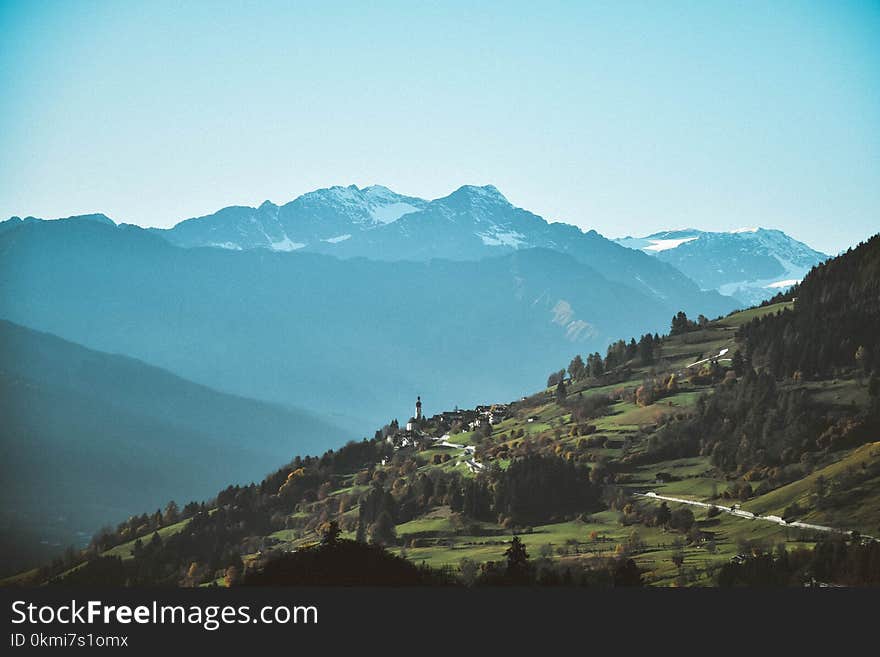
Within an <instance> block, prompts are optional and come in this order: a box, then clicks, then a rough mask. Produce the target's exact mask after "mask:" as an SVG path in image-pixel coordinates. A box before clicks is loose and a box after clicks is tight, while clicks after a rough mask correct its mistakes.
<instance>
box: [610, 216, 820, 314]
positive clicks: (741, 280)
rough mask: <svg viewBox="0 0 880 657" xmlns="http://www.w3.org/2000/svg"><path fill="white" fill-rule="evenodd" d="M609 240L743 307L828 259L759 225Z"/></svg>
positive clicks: (778, 232)
mask: <svg viewBox="0 0 880 657" xmlns="http://www.w3.org/2000/svg"><path fill="white" fill-rule="evenodd" d="M615 241H616V242H618V243H619V244H621V245H623V246H626V247H629V248H631V249H640V250H642V251H644V252H645V253H648V254H650V255H653V256H655V257H657V258H659V259H660V260H663V261H665V262H668V263H669V264H671V265H673V266H675V267H676V268H678V269H679V270H681V271H682V272H683V273H685V274H686V275H687V276H689V277H690V278H692V279H694V280H695V281H697V283H698V284H699V285H700V286H701V287H702V288H703V289H706V290H717V291H719V292H721V294H725V295H728V296H733V297H736V298H738V299H740V300H741V301H743V303H747V304H751V303H757V302H760V301H763V300H764V299H768V298H770V297H771V296H773V295H774V294H776V293H777V292H779V291H780V290H783V289H785V288H788V287H791V286H792V285H794V284H795V283H797V282H799V281H800V280H801V279H802V278H803V277H804V276H805V275H806V273H807V272H808V271H809V270H810V269H811V268H812V267H813V266H814V265H816V264H818V263H820V262H822V261H823V260H825V259H826V258H827V257H828V256H826V255H825V254H824V253H820V252H818V251H816V250H814V249H811V248H810V247H809V246H807V245H806V244H804V243H803V242H799V241H797V240H795V239H793V238H792V237H790V236H788V235H786V234H785V233H784V232H782V231H781V230H775V229H768V228H760V227H754V228H738V229H736V230H731V231H725V232H707V231H700V230H695V229H692V228H689V229H685V230H675V231H662V232H658V233H654V234H652V235H647V236H645V237H624V238H621V239H618V240H615Z"/></svg>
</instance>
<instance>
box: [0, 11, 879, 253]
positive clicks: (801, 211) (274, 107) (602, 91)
mask: <svg viewBox="0 0 880 657" xmlns="http://www.w3.org/2000/svg"><path fill="white" fill-rule="evenodd" d="M0 30H2V40H0V88H2V89H3V96H2V98H3V101H2V105H0V153H2V155H0V216H3V217H6V216H10V215H20V216H25V215H35V216H43V217H57V216H66V215H69V214H76V213H83V212H92V211H102V212H105V213H107V214H108V215H110V216H112V217H113V218H115V219H116V220H117V221H125V222H130V223H137V224H141V225H152V226H168V225H171V224H173V223H175V222H176V221H177V220H180V219H182V218H186V217H190V216H196V215H200V214H206V213H210V212H213V211H215V210H217V209H219V208H220V207H223V206H225V205H231V204H248V205H255V204H259V203H260V202H261V201H263V200H265V199H270V200H272V201H274V202H276V203H283V202H286V201H288V200H290V199H292V198H294V197H295V196H297V195H298V194H300V193H303V192H305V191H309V190H311V189H314V188H317V187H326V186H329V185H333V184H351V183H354V184H357V185H368V184H373V183H380V184H384V185H387V186H389V187H391V188H392V189H395V190H397V191H400V192H402V193H407V194H413V195H418V196H423V197H428V198H434V197H438V196H443V195H445V194H447V193H449V192H450V191H452V190H453V189H455V188H457V187H458V186H460V185H462V184H465V183H473V184H487V183H492V184H494V185H496V186H497V187H498V188H499V189H500V190H501V191H502V192H503V193H505V194H506V195H507V196H508V198H509V199H510V200H511V201H512V202H513V203H515V204H517V205H520V206H522V207H525V208H528V209H530V210H533V211H535V212H537V213H539V214H541V215H543V216H544V217H546V218H548V219H551V220H563V221H567V222H570V223H574V224H577V225H579V226H581V227H584V228H595V229H596V230H598V231H599V232H601V233H603V234H605V235H608V236H620V235H626V234H645V233H648V232H652V231H655V230H659V229H662V228H675V227H686V226H695V227H699V228H705V229H710V230H725V229H732V228H737V227H741V226H756V225H760V226H766V227H776V228H782V229H783V230H785V231H787V232H789V233H790V234H792V235H794V236H795V237H797V238H799V239H803V240H805V241H807V242H808V243H809V244H811V245H812V246H814V247H816V248H819V249H822V250H824V251H826V252H832V253H833V252H836V251H838V250H840V249H842V248H845V247H847V246H849V245H851V244H853V243H855V242H857V241H859V240H861V239H863V238H865V237H867V236H868V235H870V234H871V233H873V232H876V231H877V230H880V47H878V43H880V3H878V2H845V1H840V2H830V1H829V2H825V3H819V2H782V1H780V2H717V3H716V2H711V1H702V2H690V3H678V2H644V3H642V2H608V3H588V2H541V3H536V2H527V3H515V2H505V3H480V5H479V7H476V6H474V5H473V4H472V3H456V2H442V3H430V2H426V3H420V2H399V3H392V2H387V3H383V2H379V3H366V2H352V3H334V2H326V1H325V2H316V3H297V2H278V3H276V2H254V3H249V2H232V1H230V2H222V3H220V2H218V3H211V2H191V3H186V2H163V1H161V0H154V1H152V2H149V3H147V2H144V3H140V2H134V1H132V2H80V1H76V0H72V1H70V2H40V1H29V2H9V1H3V0H0Z"/></svg>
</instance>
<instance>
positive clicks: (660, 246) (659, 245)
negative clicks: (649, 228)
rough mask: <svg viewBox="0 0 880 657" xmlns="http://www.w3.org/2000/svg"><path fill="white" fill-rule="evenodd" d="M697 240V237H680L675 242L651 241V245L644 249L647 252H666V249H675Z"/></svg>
mask: <svg viewBox="0 0 880 657" xmlns="http://www.w3.org/2000/svg"><path fill="white" fill-rule="evenodd" d="M695 239H697V238H696V237H680V238H678V239H674V240H650V245H649V246H645V247H643V249H644V250H645V251H654V252H656V251H665V250H666V249H674V248H675V247H677V246H681V245H682V244H684V243H685V242H690V241H692V240H695Z"/></svg>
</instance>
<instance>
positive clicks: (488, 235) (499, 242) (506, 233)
mask: <svg viewBox="0 0 880 657" xmlns="http://www.w3.org/2000/svg"><path fill="white" fill-rule="evenodd" d="M477 237H479V238H480V239H481V240H483V244H485V245H486V246H509V247H511V248H514V249H517V248H519V247H520V246H522V245H523V244H525V237H526V236H525V235H523V234H522V233H518V232H516V231H515V230H505V229H503V228H501V227H500V226H493V227H492V228H491V229H490V230H489V231H487V232H485V233H477Z"/></svg>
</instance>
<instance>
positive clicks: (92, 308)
mask: <svg viewBox="0 0 880 657" xmlns="http://www.w3.org/2000/svg"><path fill="white" fill-rule="evenodd" d="M2 226H3V227H2V228H0V317H4V318H6V319H9V320H11V321H14V322H16V323H19V324H22V325H24V326H28V327H31V328H34V329H37V330H41V331H46V332H49V333H53V334H55V335H58V336H60V337H62V338H64V339H67V340H71V341H74V342H77V343H79V344H82V345H84V346H87V347H89V348H92V349H97V350H101V351H107V352H111V353H119V354H125V355H128V356H132V357H134V358H138V359H140V360H143V361H144V362H147V363H150V364H153V365H156V366H159V367H162V368H165V369H168V370H170V371H172V372H174V373H176V374H178V375H180V376H183V377H185V378H187V379H189V380H191V381H195V382H198V383H201V384H203V385H208V386H211V387H213V388H216V389H218V390H222V391H224V392H230V393H234V394H238V395H243V396H246V397H251V398H255V399H262V400H266V401H270V402H275V403H280V404H285V405H291V406H294V407H299V408H307V409H309V410H311V411H313V412H316V413H320V414H322V415H323V416H325V417H327V418H328V419H329V420H330V421H331V422H332V423H334V424H336V425H339V426H343V427H345V428H347V429H349V430H351V431H352V433H353V435H354V436H359V435H363V434H362V432H363V431H365V430H367V429H368V428H369V427H374V426H376V425H380V424H381V423H382V422H385V421H388V420H389V419H391V418H388V417H386V414H387V413H388V412H389V409H394V408H399V409H401V414H403V413H406V412H408V411H409V408H410V406H411V401H412V399H411V398H412V397H414V396H415V395H416V394H421V395H422V397H423V398H424V399H425V400H426V403H429V404H430V406H431V407H432V408H435V409H441V408H451V407H453V406H455V405H456V404H474V403H478V402H480V401H482V400H484V399H485V398H486V397H487V396H490V393H491V396H492V397H496V398H502V399H503V398H515V397H517V396H519V395H520V394H522V393H523V392H525V391H527V390H529V387H530V386H534V382H535V381H536V380H538V381H540V380H543V379H545V378H546V374H547V372H546V371H545V370H546V369H547V367H548V364H549V363H554V364H555V363H557V362H559V359H560V358H563V357H565V356H567V355H569V354H570V353H571V351H572V349H573V348H576V349H577V350H579V351H592V350H601V351H604V348H605V345H606V344H607V343H608V342H609V341H610V340H612V339H614V338H616V337H617V336H619V335H623V334H629V333H638V332H644V331H657V330H663V329H665V328H666V327H667V326H668V324H669V320H670V318H671V316H672V315H673V314H674V312H675V311H676V310H677V309H679V308H685V309H687V310H688V312H691V313H693V314H696V313H698V312H704V313H706V314H707V315H718V314H721V313H723V312H726V311H727V310H729V309H731V308H732V307H733V305H734V302H732V301H731V300H729V299H727V298H725V297H722V296H720V295H718V294H717V293H704V292H700V291H699V290H698V289H697V288H696V285H695V284H693V283H691V282H690V281H688V280H687V279H686V278H685V277H684V276H682V275H681V274H678V273H677V272H676V275H677V277H678V278H680V279H681V280H683V281H685V282H686V283H687V285H686V286H683V287H684V288H685V294H683V295H681V296H682V297H683V298H677V297H675V296H672V297H671V298H669V299H662V298H660V297H659V296H657V295H652V294H649V293H646V292H645V291H643V289H641V288H640V287H635V286H626V285H624V284H622V283H619V282H615V281H612V280H609V279H608V278H606V276H605V274H604V273H602V272H600V271H598V270H596V269H594V268H593V267H590V266H588V265H586V264H583V263H582V262H580V261H578V260H577V259H575V258H574V257H572V256H571V255H567V254H564V253H559V252H556V251H550V250H547V249H527V250H522V251H515V252H511V253H509V254H507V255H502V256H499V257H494V258H484V259H482V260H475V261H452V260H441V259H435V260H432V261H429V262H407V261H396V262H387V261H377V260H367V259H364V258H352V259H340V258H334V257H330V256H326V255H321V254H315V253H306V252H295V253H288V252H273V251H270V250H266V249H251V250H243V251H233V250H228V249H218V248H192V249H185V248H180V247H176V246H173V245H172V244H170V243H169V242H168V241H166V240H165V239H163V238H162V237H160V236H158V235H156V234H154V233H152V232H150V231H147V230H143V229H141V228H138V227H134V226H126V225H122V226H114V225H111V224H108V223H106V222H104V221H95V220H86V219H83V218H75V219H73V220H61V221H38V220H33V219H31V220H24V221H18V222H14V224H13V225H11V227H10V226H7V225H2ZM600 239H601V238H600ZM605 242H607V241H605ZM609 245H610V246H609ZM602 246H603V248H608V250H610V251H612V252H615V253H618V254H621V255H622V256H624V257H623V258H621V260H622V261H623V262H624V263H628V262H630V261H634V262H645V263H647V264H648V265H654V269H653V271H657V270H661V271H663V270H666V269H669V270H671V271H674V270H673V269H672V268H671V267H670V266H669V265H666V264H664V263H660V262H658V261H656V260H655V259H654V258H651V257H649V256H647V255H644V254H641V253H638V252H636V251H631V250H628V249H625V248H623V247H620V246H618V245H615V244H612V243H610V242H608V243H607V245H605V244H603V245H602ZM597 260H601V259H599V258H597ZM647 271H648V272H650V271H652V269H651V268H650V267H649V268H647ZM616 273H617V275H618V277H619V276H620V271H619V270H617V271H616ZM647 276H648V273H647V272H643V277H645V280H650V278H647ZM678 278H675V277H673V278H672V280H673V281H675V280H678ZM657 285H658V287H659V285H660V284H659V283H658V284H657ZM673 291H674V287H672V286H670V287H669V288H667V289H666V293H667V294H669V295H671V294H672V293H673ZM401 419H406V418H401ZM326 444H332V443H329V442H328V443H326Z"/></svg>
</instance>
